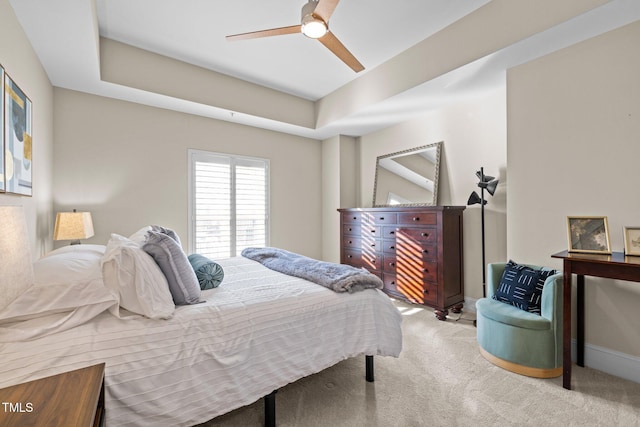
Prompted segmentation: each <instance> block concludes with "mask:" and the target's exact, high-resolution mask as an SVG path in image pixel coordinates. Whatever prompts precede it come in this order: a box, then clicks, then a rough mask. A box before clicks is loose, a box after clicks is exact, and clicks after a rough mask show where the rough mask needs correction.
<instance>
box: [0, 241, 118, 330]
mask: <svg viewBox="0 0 640 427" xmlns="http://www.w3.org/2000/svg"><path fill="white" fill-rule="evenodd" d="M76 246H81V247H76ZM104 249H105V247H104V246H99V245H74V247H68V246H66V247H64V248H60V249H57V250H55V251H53V252H50V253H48V254H47V255H45V256H44V257H42V258H41V259H39V260H38V261H36V262H35V263H33V273H34V284H33V285H32V286H31V287H29V288H28V289H27V290H26V291H25V292H23V293H22V294H21V295H20V296H19V297H18V298H17V299H16V300H14V301H13V303H12V304H10V305H9V306H8V307H6V308H5V309H4V310H0V342H10V341H24V340H30V339H34V338H37V337H40V336H44V335H48V334H51V333H54V332H61V331H64V330H67V329H70V328H72V327H74V326H77V325H80V324H82V323H85V322H87V321H88V320H91V319H93V318H94V317H95V316H97V315H98V314H100V313H102V312H103V311H105V310H107V309H108V308H111V307H116V306H117V303H118V299H117V296H116V295H115V294H114V293H113V292H112V291H111V290H109V289H107V288H106V287H105V286H104V283H103V282H102V272H101V268H100V263H101V260H102V255H103V252H104Z"/></svg>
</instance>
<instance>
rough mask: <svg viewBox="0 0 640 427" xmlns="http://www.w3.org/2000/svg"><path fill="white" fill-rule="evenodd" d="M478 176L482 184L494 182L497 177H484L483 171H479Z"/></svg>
mask: <svg viewBox="0 0 640 427" xmlns="http://www.w3.org/2000/svg"><path fill="white" fill-rule="evenodd" d="M476 176H477V177H478V179H479V180H480V182H489V181H493V180H494V179H496V177H495V176H490V175H484V176H483V173H482V171H477V172H476Z"/></svg>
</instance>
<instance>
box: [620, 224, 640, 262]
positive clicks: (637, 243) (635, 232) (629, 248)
mask: <svg viewBox="0 0 640 427" xmlns="http://www.w3.org/2000/svg"><path fill="white" fill-rule="evenodd" d="M623 231H624V254H625V255H634V256H640V227H628V226H625V227H623Z"/></svg>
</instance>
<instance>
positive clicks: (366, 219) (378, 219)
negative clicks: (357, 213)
mask: <svg viewBox="0 0 640 427" xmlns="http://www.w3.org/2000/svg"><path fill="white" fill-rule="evenodd" d="M362 222H363V223H365V224H373V225H384V224H395V223H397V222H398V214H396V213H394V212H375V213H373V212H372V213H366V214H364V215H363V216H362Z"/></svg>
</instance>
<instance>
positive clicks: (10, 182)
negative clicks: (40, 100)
mask: <svg viewBox="0 0 640 427" xmlns="http://www.w3.org/2000/svg"><path fill="white" fill-rule="evenodd" d="M3 87H4V111H3V117H4V124H3V126H4V132H3V136H4V162H3V165H4V190H5V191H6V192H7V193H14V194H20V195H23V196H31V195H32V193H33V144H32V140H31V137H32V124H31V123H32V117H31V116H32V106H31V100H30V99H29V98H28V97H27V95H25V93H24V92H23V91H22V90H21V89H20V87H18V85H17V84H16V83H15V82H14V81H13V79H11V77H10V76H9V75H8V74H6V73H4V85H3Z"/></svg>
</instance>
